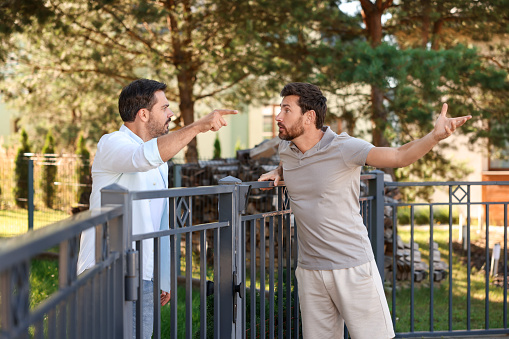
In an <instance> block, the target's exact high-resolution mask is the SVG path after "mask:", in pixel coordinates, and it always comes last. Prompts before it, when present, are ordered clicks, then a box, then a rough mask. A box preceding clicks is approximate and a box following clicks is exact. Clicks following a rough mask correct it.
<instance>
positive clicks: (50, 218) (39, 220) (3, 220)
mask: <svg viewBox="0 0 509 339" xmlns="http://www.w3.org/2000/svg"><path fill="white" fill-rule="evenodd" d="M68 217H69V214H68V213H65V212H62V211H56V210H45V211H35V212H34V229H38V228H41V227H44V226H46V225H48V224H51V223H54V222H57V221H60V220H63V219H65V218H68ZM27 231H28V211H27V210H24V209H14V210H0V237H13V236H16V235H20V234H24V233H26V232H27Z"/></svg>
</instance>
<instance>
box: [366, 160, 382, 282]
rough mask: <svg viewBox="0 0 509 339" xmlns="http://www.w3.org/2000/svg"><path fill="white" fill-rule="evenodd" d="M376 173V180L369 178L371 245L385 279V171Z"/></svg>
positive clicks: (376, 171)
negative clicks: (371, 197) (371, 203)
mask: <svg viewBox="0 0 509 339" xmlns="http://www.w3.org/2000/svg"><path fill="white" fill-rule="evenodd" d="M370 174H374V175H375V179H374V180H369V186H368V187H369V195H370V196H373V197H374V200H373V205H372V211H371V220H370V221H369V225H370V228H371V229H370V234H371V247H372V248H373V253H374V255H375V261H376V265H377V266H378V271H379V272H380V277H381V278H382V281H384V172H382V171H380V170H375V171H372V172H370Z"/></svg>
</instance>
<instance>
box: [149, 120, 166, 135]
mask: <svg viewBox="0 0 509 339" xmlns="http://www.w3.org/2000/svg"><path fill="white" fill-rule="evenodd" d="M170 121H171V119H168V120H167V121H166V122H165V123H164V125H162V126H158V125H157V124H156V123H155V121H154V120H152V119H151V118H149V120H148V131H149V133H150V136H151V137H152V138H159V137H160V136H163V135H165V134H168V132H169V123H170ZM167 124H168V125H167Z"/></svg>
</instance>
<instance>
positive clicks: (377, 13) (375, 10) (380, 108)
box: [361, 0, 395, 179]
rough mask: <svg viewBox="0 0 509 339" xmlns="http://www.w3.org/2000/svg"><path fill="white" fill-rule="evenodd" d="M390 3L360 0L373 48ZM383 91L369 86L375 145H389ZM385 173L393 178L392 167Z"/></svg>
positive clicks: (376, 44)
mask: <svg viewBox="0 0 509 339" xmlns="http://www.w3.org/2000/svg"><path fill="white" fill-rule="evenodd" d="M391 4H392V0H387V1H385V2H384V1H382V0H376V2H375V3H372V2H371V1H369V0H361V6H362V15H363V18H364V23H365V24H366V33H367V36H368V39H369V42H370V44H371V47H373V48H375V47H377V46H378V45H380V44H381V43H382V38H383V34H382V14H383V12H384V10H385V9H386V8H387V7H389V6H390V5H391ZM383 100H384V91H383V89H382V88H379V87H377V86H375V85H372V86H371V123H372V126H373V129H372V132H371V135H372V138H373V141H372V142H373V145H375V146H377V147H387V146H390V144H389V141H388V140H387V139H386V137H385V135H384V131H385V128H386V126H387V110H386V109H385V107H384V103H383ZM382 170H383V171H384V172H385V173H388V174H391V176H392V177H393V179H394V177H395V176H394V169H392V168H383V169H382Z"/></svg>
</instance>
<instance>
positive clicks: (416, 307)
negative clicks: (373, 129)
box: [385, 182, 509, 338]
mask: <svg viewBox="0 0 509 339" xmlns="http://www.w3.org/2000/svg"><path fill="white" fill-rule="evenodd" d="M495 185H496V186H500V187H504V186H505V187H507V186H509V182H446V183H443V182H426V183H408V182H406V183H403V182H386V183H385V186H386V187H388V188H398V189H401V190H405V189H415V188H416V187H424V186H428V187H430V186H432V187H434V188H435V189H438V188H440V187H442V188H445V189H446V192H447V194H446V198H445V199H444V200H443V201H439V202H433V203H410V202H404V201H394V200H392V201H388V202H386V204H385V205H386V206H387V207H388V208H389V210H390V211H391V213H390V214H391V215H390V219H391V220H390V222H389V223H388V224H390V225H392V230H391V232H392V234H390V232H389V234H390V239H389V243H390V246H388V250H387V251H386V255H387V256H388V257H386V264H387V262H389V263H390V264H389V265H388V266H389V267H390V273H389V274H388V275H386V278H387V280H388V281H389V282H390V284H391V294H390V296H389V298H390V302H389V305H390V306H391V309H392V319H393V323H394V326H395V328H396V331H397V336H396V337H398V338H403V337H404V338H410V337H431V336H433V337H435V336H437V337H439V336H452V335H456V336H459V335H463V336H472V337H475V336H479V335H490V334H491V335H496V334H507V333H509V330H508V327H507V286H508V285H507V270H508V269H507V259H508V248H507V226H508V225H507V223H508V217H507V205H508V204H509V202H508V201H509V199H508V201H505V202H483V201H480V199H479V200H474V196H473V194H472V188H474V187H478V188H480V187H488V186H495ZM479 198H480V197H479ZM405 210H407V213H408V214H409V215H408V218H407V217H406V216H405ZM444 210H445V213H444ZM493 210H498V211H497V212H498V214H499V215H500V216H501V217H499V218H497V219H496V220H498V221H497V223H496V224H495V223H494V222H493V221H492V220H493V218H491V217H490V212H491V211H493ZM474 212H475V214H478V215H475V214H474ZM500 212H502V213H501V214H500ZM418 213H420V214H421V215H422V217H421V218H420V219H421V221H420V222H419V223H418V222H417V219H418V218H416V216H417V214H418ZM386 214H387V213H386ZM444 214H445V215H444ZM458 215H459V216H458ZM386 217H387V216H386ZM474 223H476V225H475V227H473V224H474ZM386 224H387V223H386ZM386 231H387V230H386ZM492 238H493V239H492ZM495 238H496V239H495ZM405 242H406V245H404V246H401V245H402V244H404V243H405ZM408 245H409V246H408ZM494 245H498V251H499V252H498V254H497V253H496V251H495V248H497V246H494ZM387 259H388V260H387ZM493 266H496V270H493ZM421 270H422V272H424V275H423V274H422V272H421ZM405 271H408V273H409V274H407V275H405V274H403V273H404V272H405ZM493 272H500V275H498V276H497V275H496V274H493ZM497 282H498V283H497ZM422 298H426V299H427V300H426V303H425V304H422V300H421V299H422ZM495 299H496V300H495ZM417 318H419V319H418V320H417ZM423 319H424V321H423ZM458 319H461V321H459V320H458Z"/></svg>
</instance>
